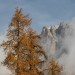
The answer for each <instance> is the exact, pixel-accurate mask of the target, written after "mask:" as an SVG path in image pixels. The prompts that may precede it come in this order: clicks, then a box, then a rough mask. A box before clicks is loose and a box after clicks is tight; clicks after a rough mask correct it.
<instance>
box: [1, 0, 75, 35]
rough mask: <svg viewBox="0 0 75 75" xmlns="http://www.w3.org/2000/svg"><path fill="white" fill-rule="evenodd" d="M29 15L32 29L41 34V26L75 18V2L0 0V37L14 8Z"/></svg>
mask: <svg viewBox="0 0 75 75" xmlns="http://www.w3.org/2000/svg"><path fill="white" fill-rule="evenodd" d="M16 7H20V8H23V14H24V15H25V14H27V13H29V14H30V17H31V18H32V27H33V28H34V29H35V30H37V31H38V32H41V29H42V27H43V26H50V25H51V24H52V25H53V24H58V23H60V22H63V21H66V20H70V19H72V18H73V17H75V0H0V35H2V34H4V32H5V31H6V29H7V27H8V25H9V24H10V22H11V18H12V16H13V14H14V11H15V8H16Z"/></svg>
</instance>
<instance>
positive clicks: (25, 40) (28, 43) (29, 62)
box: [1, 9, 47, 75]
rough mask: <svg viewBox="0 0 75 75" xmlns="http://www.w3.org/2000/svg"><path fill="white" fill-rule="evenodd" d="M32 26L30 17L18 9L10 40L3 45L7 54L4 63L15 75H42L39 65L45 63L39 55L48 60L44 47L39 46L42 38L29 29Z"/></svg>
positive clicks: (10, 29) (8, 33) (10, 31)
mask: <svg viewBox="0 0 75 75" xmlns="http://www.w3.org/2000/svg"><path fill="white" fill-rule="evenodd" d="M30 24H31V19H30V18H29V17H28V15H26V16H23V14H22V10H21V9H16V12H15V15H14V16H13V18H12V21H11V23H10V25H9V28H8V32H7V37H8V40H7V41H4V42H3V43H2V44H1V46H2V47H3V48H4V50H5V52H6V54H7V57H6V59H5V61H4V62H3V63H4V65H7V67H8V68H9V69H10V70H11V71H12V72H13V73H14V74H15V75H40V74H41V72H40V70H39V65H38V64H39V63H42V62H43V61H42V60H41V59H40V58H39V57H38V54H40V55H42V54H43V55H44V56H45V58H47V56H46V55H45V52H44V51H43V50H42V47H41V46H39V45H38V39H39V38H40V37H39V36H38V35H37V34H36V33H35V32H34V31H33V30H32V29H31V28H29V29H27V27H28V26H30Z"/></svg>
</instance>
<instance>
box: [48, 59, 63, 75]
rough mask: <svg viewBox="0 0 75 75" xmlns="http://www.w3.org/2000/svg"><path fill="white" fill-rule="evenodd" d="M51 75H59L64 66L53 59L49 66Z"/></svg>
mask: <svg viewBox="0 0 75 75" xmlns="http://www.w3.org/2000/svg"><path fill="white" fill-rule="evenodd" d="M48 70H49V75H59V73H60V72H61V71H62V66H60V65H59V64H58V63H57V62H56V60H55V59H54V58H52V59H51V61H50V63H49V65H48Z"/></svg>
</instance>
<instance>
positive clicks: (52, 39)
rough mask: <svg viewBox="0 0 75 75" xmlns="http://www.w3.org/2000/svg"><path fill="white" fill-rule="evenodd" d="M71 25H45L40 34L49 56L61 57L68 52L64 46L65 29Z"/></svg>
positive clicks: (41, 42)
mask: <svg viewBox="0 0 75 75" xmlns="http://www.w3.org/2000/svg"><path fill="white" fill-rule="evenodd" d="M68 28H69V26H68V25H67V24H64V23H60V25H59V26H58V27H56V26H51V27H43V29H42V32H41V34H40V36H41V38H42V39H41V41H40V44H41V45H42V46H43V48H44V50H45V52H46V53H47V55H48V58H50V57H51V56H52V57H54V56H55V57H56V58H59V57H60V56H61V55H62V54H63V53H67V50H66V49H65V48H63V45H62V42H63V39H64V37H65V35H66V33H65V31H66V29H68Z"/></svg>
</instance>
